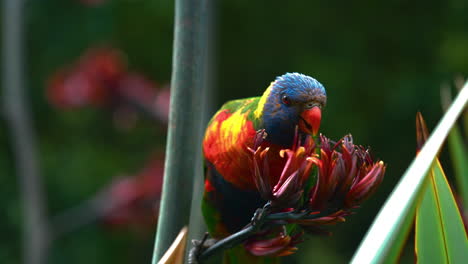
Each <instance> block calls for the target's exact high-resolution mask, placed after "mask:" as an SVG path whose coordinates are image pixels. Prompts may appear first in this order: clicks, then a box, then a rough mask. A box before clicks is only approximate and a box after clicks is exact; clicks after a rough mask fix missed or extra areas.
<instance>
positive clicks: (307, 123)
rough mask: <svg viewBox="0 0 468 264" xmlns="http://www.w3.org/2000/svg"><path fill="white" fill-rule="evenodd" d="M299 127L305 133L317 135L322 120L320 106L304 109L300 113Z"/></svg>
mask: <svg viewBox="0 0 468 264" xmlns="http://www.w3.org/2000/svg"><path fill="white" fill-rule="evenodd" d="M300 118H301V119H300V121H299V129H300V130H302V131H303V132H305V133H308V134H312V135H313V136H315V135H317V133H318V131H319V128H320V121H321V120H322V111H321V110H320V108H319V107H318V106H314V107H312V108H310V109H307V110H304V111H303V112H302V113H301V115H300Z"/></svg>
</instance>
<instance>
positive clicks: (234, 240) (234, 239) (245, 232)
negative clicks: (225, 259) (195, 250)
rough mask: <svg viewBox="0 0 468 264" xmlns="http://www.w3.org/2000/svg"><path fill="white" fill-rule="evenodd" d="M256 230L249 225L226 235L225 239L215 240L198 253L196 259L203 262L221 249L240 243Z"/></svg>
mask: <svg viewBox="0 0 468 264" xmlns="http://www.w3.org/2000/svg"><path fill="white" fill-rule="evenodd" d="M256 230H257V229H256V227H254V226H252V225H249V226H248V227H246V228H244V229H242V230H241V231H239V232H237V233H234V234H232V235H230V236H228V237H226V238H225V239H222V240H220V241H218V242H216V244H214V245H213V246H211V247H209V248H208V249H207V250H205V251H203V253H202V254H201V255H200V257H199V258H198V260H199V261H200V262H203V261H205V260H207V259H208V258H210V257H212V256H214V255H216V254H217V253H219V252H221V251H223V250H226V249H229V248H232V247H235V246H237V245H239V244H241V243H242V242H244V241H245V240H246V239H247V238H249V237H250V236H251V235H253V234H254V233H255V231H256Z"/></svg>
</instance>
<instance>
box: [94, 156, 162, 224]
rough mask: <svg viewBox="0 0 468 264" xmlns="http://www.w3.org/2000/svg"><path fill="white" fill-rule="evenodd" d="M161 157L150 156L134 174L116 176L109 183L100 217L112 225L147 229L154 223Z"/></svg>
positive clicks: (160, 173) (160, 174)
mask: <svg viewBox="0 0 468 264" xmlns="http://www.w3.org/2000/svg"><path fill="white" fill-rule="evenodd" d="M163 173H164V158H163V157H161V156H159V155H158V156H157V157H154V158H152V159H151V160H150V162H149V163H148V164H147V165H146V167H145V168H143V169H142V171H140V172H139V173H138V174H137V175H132V176H128V177H123V178H118V179H116V180H115V181H114V182H113V183H112V184H111V185H110V186H109V187H108V193H109V195H108V196H107V197H108V200H107V201H106V210H105V211H104V212H103V213H104V214H105V215H104V221H105V223H106V224H109V225H111V226H114V227H121V226H131V227H136V228H142V229H144V230H147V228H148V227H153V226H154V219H156V217H155V216H156V215H157V214H158V211H159V207H158V205H159V199H160V197H161V191H162V179H163Z"/></svg>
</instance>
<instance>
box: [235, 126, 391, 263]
mask: <svg viewBox="0 0 468 264" xmlns="http://www.w3.org/2000/svg"><path fill="white" fill-rule="evenodd" d="M265 138H266V133H265V131H264V130H261V131H259V132H257V136H256V138H255V141H254V142H255V144H254V148H253V149H249V150H250V151H251V153H252V161H253V162H252V164H253V165H252V171H253V177H254V180H255V184H256V187H257V190H258V191H259V193H260V195H261V196H262V198H263V199H265V200H267V201H269V204H270V205H271V209H270V215H269V216H268V217H267V219H270V220H271V222H270V223H271V226H276V227H277V226H278V225H280V226H282V227H283V229H281V231H278V229H275V228H270V229H268V228H266V230H269V231H263V232H264V233H263V234H257V235H255V236H253V237H251V238H250V239H248V240H247V242H246V243H245V244H244V245H245V248H246V249H247V250H248V251H250V252H251V253H252V254H253V255H257V256H270V255H274V256H281V255H288V254H292V253H294V251H295V250H294V249H295V247H294V245H296V244H298V243H299V242H300V236H301V235H302V230H303V231H306V232H308V233H319V234H323V233H325V234H328V232H326V231H325V230H324V229H323V228H324V227H326V226H329V225H332V224H336V223H339V222H344V221H345V218H344V217H345V216H347V215H349V214H351V213H352V211H351V210H352V209H354V208H357V207H358V206H359V204H361V203H362V202H364V201H365V200H366V199H367V198H369V197H370V195H372V194H373V193H374V192H375V191H376V189H377V187H378V186H379V185H380V183H381V182H382V180H383V177H384V174H385V165H384V163H383V162H382V161H374V159H373V158H372V156H371V155H370V153H369V150H368V149H366V148H364V147H362V146H358V145H354V143H353V138H352V136H351V135H347V136H345V137H343V138H342V139H341V140H339V141H338V142H337V143H332V141H331V140H330V139H328V138H326V137H325V136H323V135H320V137H319V138H318V139H317V142H318V144H316V142H315V141H314V140H313V139H312V137H310V136H302V137H301V136H299V135H298V133H297V132H296V138H295V140H294V144H293V146H292V148H291V149H283V150H281V151H280V152H279V153H278V155H280V156H281V157H283V158H285V159H286V162H285V165H284V168H283V170H282V173H281V176H280V177H279V179H278V181H277V182H274V183H272V182H271V177H270V175H269V171H268V168H269V161H268V158H267V152H268V151H269V148H268V147H262V142H263V140H264V139H265ZM292 224H294V225H295V226H296V227H298V228H285V227H286V226H292ZM286 230H295V231H294V232H293V233H290V234H288V233H287V232H286Z"/></svg>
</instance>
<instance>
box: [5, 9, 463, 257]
mask: <svg viewBox="0 0 468 264" xmlns="http://www.w3.org/2000/svg"><path fill="white" fill-rule="evenodd" d="M173 4H174V3H173V1H166V0H163V1H151V0H107V1H103V3H102V4H99V5H94V6H88V5H84V4H83V3H82V2H80V1H79V0H42V1H33V0H29V1H27V3H26V9H25V11H26V12H25V14H24V19H25V23H26V34H27V35H26V41H27V42H26V43H25V44H26V49H25V57H26V66H27V69H26V70H27V76H26V77H27V79H26V84H27V87H28V91H29V98H28V99H29V101H30V103H31V107H32V109H33V111H34V112H33V115H34V127H35V129H36V131H35V132H36V133H37V135H38V137H39V147H40V161H41V173H42V175H43V181H44V186H45V188H46V190H47V201H48V204H47V207H48V214H49V215H51V216H52V215H56V214H57V213H59V212H61V211H63V210H65V209H67V208H69V207H72V206H74V205H76V204H79V203H80V201H83V200H85V199H86V198H88V197H90V196H91V195H93V194H94V193H95V192H96V191H97V190H99V189H101V188H102V187H103V186H105V185H106V184H108V183H110V182H111V181H112V179H113V178H114V177H115V176H118V175H123V174H132V173H134V172H136V171H138V169H139V168H140V167H141V166H143V164H144V163H145V161H146V160H147V158H148V156H149V154H150V153H153V152H154V151H155V150H156V151H157V150H161V151H163V150H164V144H165V129H164V128H161V127H160V125H158V124H154V123H152V122H151V121H150V120H145V119H140V121H139V122H138V123H137V126H136V128H135V129H133V130H131V131H119V130H116V129H115V127H114V125H113V123H112V116H111V114H110V113H108V112H104V111H101V110H98V109H85V110H78V111H62V110H57V109H54V108H53V107H52V106H50V105H49V104H48V103H47V101H46V100H45V96H44V91H45V88H46V82H47V79H48V78H49V77H50V76H51V75H52V74H53V73H54V72H55V71H56V70H57V69H58V68H61V67H63V66H64V65H67V64H70V63H71V62H73V61H74V60H76V59H77V58H78V57H79V56H80V55H81V54H82V53H83V52H84V51H85V50H87V49H88V48H90V47H95V46H100V45H110V46H113V47H116V48H119V49H121V50H123V51H124V52H125V53H126V54H127V55H128V61H129V65H130V66H129V67H130V68H131V69H132V70H135V71H139V72H142V73H144V74H145V75H146V76H148V77H149V78H151V79H153V80H155V81H157V82H159V83H165V82H168V81H169V79H170V72H171V58H172V36H173V33H172V30H173V29H172V26H173ZM467 11H468V3H466V2H465V1H461V0H452V1H440V0H439V1H402V0H398V1H385V2H375V1H369V0H368V1H359V2H355V1H300V3H299V2H285V1H276V0H275V1H268V2H263V1H247V0H239V1H223V2H221V3H219V4H218V8H217V25H216V28H217V37H216V40H215V41H216V45H217V50H216V54H215V56H216V72H215V76H214V77H215V79H216V85H215V87H216V102H215V103H216V105H217V106H220V105H221V103H222V102H224V101H226V100H230V99H234V98H241V97H249V96H256V95H259V94H261V93H262V92H263V90H264V89H265V88H266V87H267V86H268V84H269V83H270V82H271V81H272V80H273V79H274V77H275V76H277V75H280V74H283V73H285V72H292V71H297V72H301V73H305V74H308V75H311V76H313V77H315V78H317V79H318V80H319V81H320V82H322V83H323V84H324V85H325V87H326V88H327V92H328V106H327V107H326V110H325V111H324V115H323V119H322V120H323V125H322V132H323V133H324V134H326V135H327V136H328V137H331V138H335V139H338V138H340V137H342V136H343V135H345V134H346V133H352V134H353V136H354V139H355V142H356V143H357V144H362V145H369V146H372V148H373V150H374V154H375V156H377V157H379V158H381V159H383V160H384V161H385V162H386V163H388V168H387V173H386V178H385V180H384V183H383V184H382V186H381V188H380V190H379V191H378V193H377V194H376V195H375V196H374V198H373V199H372V200H371V201H368V202H367V203H365V204H364V205H363V206H362V208H361V209H359V211H358V214H356V215H353V216H351V217H349V218H348V222H347V223H344V224H342V225H339V226H337V227H336V228H334V229H333V231H334V235H333V236H332V237H323V238H313V239H311V241H310V242H309V243H308V244H302V245H300V248H302V249H305V248H307V250H299V252H300V253H299V254H297V256H294V257H293V258H292V259H293V260H296V261H297V263H299V262H300V263H304V262H303V261H300V260H301V258H302V259H304V258H306V257H307V259H308V260H309V261H310V260H314V261H315V262H317V263H345V262H347V261H348V260H349V259H350V257H351V256H352V253H353V252H354V250H355V249H356V248H357V246H358V243H359V241H360V240H361V239H362V237H363V235H364V233H365V231H366V230H367V228H368V226H369V224H370V222H371V221H372V219H373V217H374V216H375V214H376V213H377V210H378V208H379V206H380V205H381V204H382V202H383V201H384V199H385V197H386V196H387V195H388V193H389V192H390V191H391V189H392V188H393V186H394V184H395V183H396V181H397V180H398V179H399V177H400V176H401V175H402V173H403V171H404V170H405V168H406V167H407V166H408V165H409V163H410V161H411V160H412V158H413V157H414V153H415V143H414V142H415V140H414V136H413V135H414V132H413V131H414V115H415V113H416V111H418V110H420V111H422V112H423V113H424V115H425V117H426V118H427V121H428V124H429V127H432V126H433V124H435V122H436V121H437V120H438V119H439V117H440V116H441V110H440V106H439V101H440V100H439V86H440V83H441V82H442V81H446V80H448V79H451V78H452V77H453V75H454V73H461V74H465V75H466V74H467V73H468V52H467V51H466V47H468V28H467V27H466V25H467V24H468V16H466V13H467ZM9 142H10V140H9V138H8V133H7V132H6V125H5V122H4V121H3V120H2V121H1V122H0V144H1V146H2V148H1V150H2V151H0V175H1V176H0V201H1V202H0V208H1V210H0V212H2V213H1V215H2V217H1V218H0V219H1V220H0V221H1V222H0V223H1V224H0V234H2V238H1V239H0V262H1V263H19V261H20V258H21V249H20V245H21V244H20V239H21V236H20V232H21V223H22V221H21V210H20V206H21V201H20V200H19V194H18V181H17V178H16V176H15V172H14V166H13V160H12V151H11V149H10V148H11V145H10V143H9ZM442 160H444V158H442ZM448 174H450V173H448ZM153 238H154V234H153V230H148V233H147V234H135V233H134V232H131V231H129V230H114V229H109V228H107V227H106V226H105V225H103V224H96V225H92V226H87V227H84V228H82V229H81V230H80V231H79V232H76V233H73V234H69V235H68V236H66V237H63V238H61V239H60V240H59V241H56V242H55V243H54V245H53V248H52V250H51V257H50V263H88V262H89V261H91V262H96V263H140V262H149V261H150V258H151V254H152V252H151V250H152V247H153ZM408 257H409V261H410V262H413V260H412V254H408ZM291 263H293V262H291Z"/></svg>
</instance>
